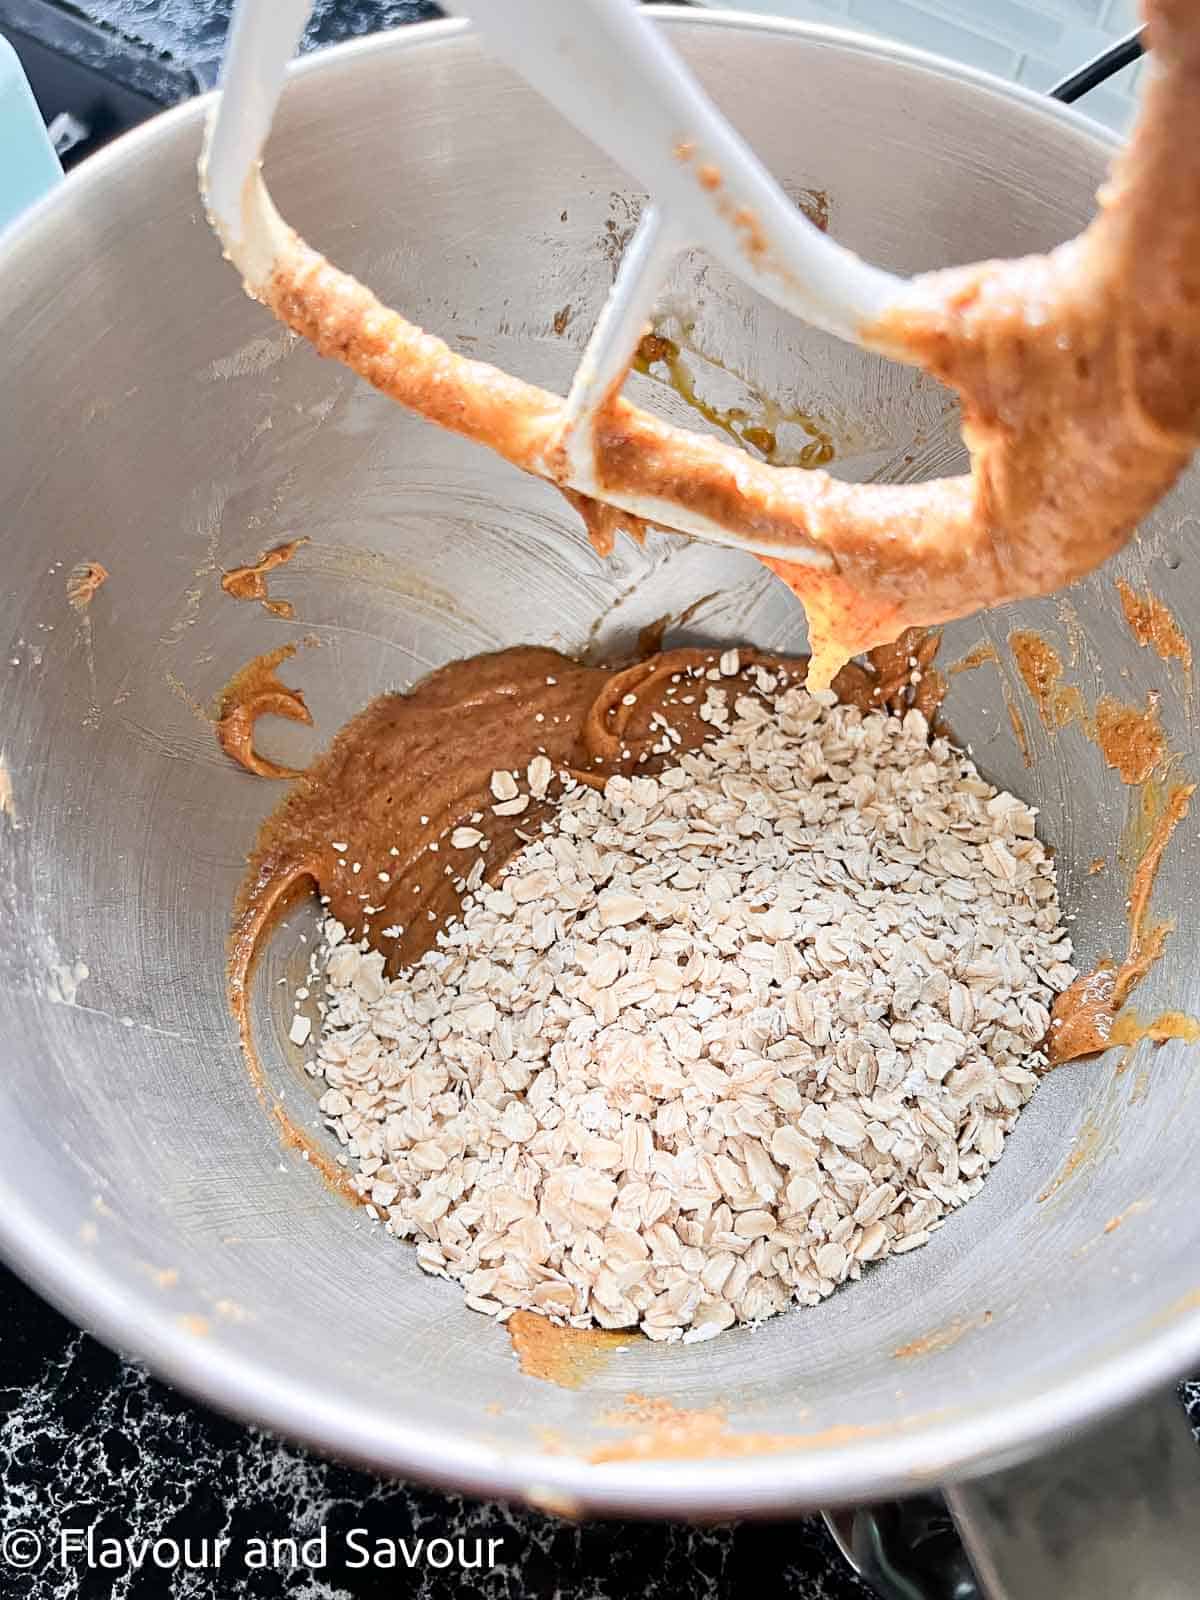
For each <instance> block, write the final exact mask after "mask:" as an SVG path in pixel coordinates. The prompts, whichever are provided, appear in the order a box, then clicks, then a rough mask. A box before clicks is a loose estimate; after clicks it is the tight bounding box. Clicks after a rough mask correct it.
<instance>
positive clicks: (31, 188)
mask: <svg viewBox="0 0 1200 1600" xmlns="http://www.w3.org/2000/svg"><path fill="white" fill-rule="evenodd" d="M62 175H63V173H62V167H61V166H60V165H59V161H58V157H57V156H56V155H55V154H54V147H53V145H52V144H51V143H50V140H49V138H48V137H47V135H46V129H45V126H44V125H43V123H42V114H41V112H40V111H39V110H38V107H37V101H36V100H35V99H34V98H33V91H32V90H31V89H30V87H29V82H28V80H27V78H26V77H25V73H24V71H23V70H22V67H21V63H20V61H19V60H18V59H17V53H16V51H15V50H14V49H13V47H12V45H10V44H9V42H8V40H7V39H3V38H0V228H4V227H6V226H7V225H8V224H9V223H10V222H11V221H12V220H13V218H14V217H16V216H17V215H18V214H19V213H20V212H22V211H24V210H25V208H26V207H27V206H30V205H32V204H33V202H34V201H35V200H38V199H40V198H41V196H42V195H44V194H45V193H46V191H47V189H52V188H53V187H54V185H55V184H56V183H61V181H62Z"/></svg>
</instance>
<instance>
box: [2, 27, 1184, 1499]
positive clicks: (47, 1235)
mask: <svg viewBox="0 0 1200 1600" xmlns="http://www.w3.org/2000/svg"><path fill="white" fill-rule="evenodd" d="M649 10H650V11H651V13H652V14H653V15H655V16H656V18H657V19H658V20H660V21H661V22H663V23H664V24H666V25H667V26H668V27H672V28H674V27H682V28H684V29H689V28H691V29H694V28H704V29H736V30H737V31H739V32H743V33H752V34H757V35H761V36H763V37H764V38H769V37H772V36H775V37H778V36H786V37H800V38H803V39H805V40H807V41H809V42H810V43H812V44H814V45H818V46H822V45H824V46H829V47H833V48H835V49H837V50H839V51H841V52H843V53H850V54H858V55H862V56H868V57H871V58H873V59H876V60H884V61H890V62H896V63H898V64H902V65H906V66H910V67H917V68H920V69H923V70H925V71H928V72H930V73H932V74H935V75H937V76H941V77H950V78H952V79H954V80H957V81H959V82H961V83H964V84H968V85H971V86H973V87H975V88H978V89H980V90H982V91H986V92H987V93H989V94H990V95H992V96H996V97H1000V98H1001V99H1002V100H1004V101H1007V102H1009V103H1011V104H1012V105H1014V106H1017V107H1020V108H1022V109H1023V110H1024V111H1026V112H1028V113H1036V114H1039V115H1040V116H1042V117H1045V118H1048V119H1051V120H1053V121H1054V122H1055V123H1057V124H1059V125H1061V126H1064V127H1070V128H1073V129H1074V130H1075V132H1076V134H1077V135H1084V136H1086V137H1089V138H1090V139H1091V140H1092V141H1093V142H1094V143H1095V144H1096V145H1097V150H1098V153H1100V154H1103V155H1105V156H1108V155H1111V153H1112V151H1113V150H1115V149H1116V148H1118V147H1119V145H1120V142H1121V141H1120V140H1119V139H1118V138H1117V137H1116V135H1114V134H1113V133H1111V131H1109V130H1108V129H1106V128H1104V127H1102V126H1101V125H1100V124H1098V123H1096V122H1094V121H1092V119H1090V118H1089V117H1087V116H1086V115H1084V114H1083V113H1082V112H1080V111H1078V110H1076V109H1075V108H1073V107H1068V106H1064V105H1062V104H1060V103H1059V102H1057V101H1053V100H1050V99H1048V98H1047V97H1046V96H1044V95H1041V94H1039V93H1037V92H1035V91H1033V90H1031V89H1028V88H1026V87H1025V86H1023V85H1020V84H1013V83H1009V82H1006V81H1005V80H1002V79H999V78H996V77H993V76H991V75H990V74H988V73H985V72H980V71H978V70H976V69H974V68H971V67H967V66H965V65H961V64H959V63H957V62H953V61H949V60H946V59H944V58H941V57H939V56H936V55H932V54H929V53H927V52H924V51H920V50H915V49H911V48H909V47H907V46H904V45H900V44H893V43H890V42H888V41H886V40H880V39H876V38H874V37H871V36H868V35H866V34H861V33H856V32H853V31H850V30H848V29H843V28H838V27H831V26H826V25H824V24H813V23H807V22H797V21H792V20H790V19H784V18H777V17H766V16H753V15H747V14H746V13H744V12H741V11H729V10H713V9H707V8H705V9H702V10H692V9H686V10H681V9H679V8H678V7H676V6H672V5H659V6H652V7H650V8H649ZM469 28H470V24H469V23H468V22H467V21H465V20H461V19H448V20H443V21H434V22H427V23H416V24H410V25H406V26H404V27H402V28H397V29H394V30H391V31H389V32H387V33H380V34H373V35H368V36H366V37H364V38H361V39H355V40H351V41H348V42H346V43H343V44H340V45H335V46H331V47H329V48H327V49H324V50H321V51H318V52H315V53H314V54H313V55H310V56H307V57H304V58H302V59H301V60H299V61H297V62H295V63H293V65H292V67H291V69H290V76H289V82H292V81H296V82H300V81H306V80H307V79H309V78H319V77H320V76H321V75H322V74H325V73H334V72H341V71H345V70H347V69H348V68H350V69H352V68H353V66H354V64H355V63H356V62H357V61H358V60H359V59H360V58H365V57H367V56H371V57H377V56H378V55H379V54H380V53H386V52H393V51H395V52H399V51H404V52H408V51H412V50H414V49H419V48H425V47H430V46H436V45H439V44H442V43H447V42H451V41H454V40H456V39H458V38H461V36H462V35H463V34H464V33H466V32H467V31H469ZM214 99H215V94H213V93H210V94H206V95H201V96H197V97H196V98H195V99H193V100H190V101H187V102H186V103H185V104H183V105H181V106H177V107H175V108H173V109H171V110H169V111H166V112H164V113H163V114H162V115H160V116H158V117H155V118H153V119H152V120H151V121H150V122H148V123H145V124H143V125H142V126H141V127H139V128H136V129H134V130H132V131H131V132H129V133H127V134H125V135H123V136H122V137H121V138H120V139H118V140H115V141H114V142H113V143H112V144H111V145H109V146H108V147H107V148H106V149H104V150H102V151H101V152H99V153H98V154H97V155H95V156H93V157H91V158H90V159H89V160H88V161H87V162H85V163H83V164H82V166H81V167H80V168H78V169H76V170H75V171H74V172H73V173H71V174H70V175H69V176H68V177H67V178H66V179H65V181H64V182H63V183H62V184H60V185H58V186H57V187H56V188H55V189H53V190H52V191H51V192H50V193H49V194H48V195H46V196H44V197H43V198H42V199H41V200H40V201H38V202H37V203H36V204H35V205H34V206H33V207H31V208H30V210H29V211H28V212H26V213H25V214H24V215H23V216H22V217H21V218H20V219H18V221H17V222H16V223H14V224H13V225H11V226H10V227H9V228H7V229H6V230H5V231H4V234H3V237H2V238H0V272H2V271H3V270H4V267H5V261H6V257H7V256H8V255H9V254H11V251H12V249H13V247H14V246H16V245H17V244H18V243H20V242H21V241H23V240H24V239H25V238H26V236H27V235H30V234H33V233H35V232H36V231H37V230H38V229H39V228H41V227H43V226H47V225H53V222H52V219H53V218H54V217H55V216H56V214H57V213H58V211H59V210H60V209H61V208H64V207H66V206H68V205H69V204H70V203H71V200H72V198H73V196H74V194H75V193H76V192H77V191H78V190H79V189H80V188H81V187H82V186H84V185H87V184H89V183H92V182H95V181H100V180H102V179H104V178H106V177H108V176H111V175H114V174H119V173H120V172H121V171H122V170H123V169H126V168H129V167H132V166H133V164H134V163H136V162H137V161H138V160H139V159H140V157H141V154H142V152H143V149H144V148H146V147H148V146H149V145H150V144H151V143H152V142H153V141H156V140H158V139H159V138H160V137H161V136H162V135H163V134H164V133H166V132H168V131H180V130H183V129H189V128H191V129H195V130H197V131H198V130H199V127H200V125H201V123H202V122H203V120H204V118H205V117H206V116H207V114H208V111H209V108H210V107H211V105H212V104H213V102H214ZM0 1256H3V1258H4V1259H5V1260H6V1262H7V1263H8V1265H9V1266H11V1267H12V1268H13V1269H14V1270H15V1271H16V1272H17V1273H18V1274H19V1275H20V1276H21V1277H22V1278H24V1279H25V1280H26V1282H28V1283H29V1284H30V1285H31V1286H32V1287H33V1288H34V1289H36V1290H37V1291H38V1292H39V1293H40V1294H42V1295H43V1296H44V1297H45V1298H46V1299H47V1300H48V1301H50V1302H51V1303H52V1304H53V1305H55V1306H57V1307H58V1309H59V1310H61V1311H62V1312H64V1313H65V1314H66V1315H67V1316H69V1317H70V1318H72V1320H74V1321H76V1322H78V1323H80V1324H81V1325H82V1326H84V1327H85V1328H87V1329H89V1330H90V1331H91V1332H93V1333H94V1334H95V1336H96V1337H97V1338H99V1339H100V1340H102V1341H103V1342H104V1343H105V1344H107V1345H109V1346H111V1347H112V1348H114V1349H116V1350H118V1351H121V1352H126V1353H129V1354H131V1355H133V1356H135V1357H136V1358H137V1359H139V1360H141V1361H143V1362H145V1364H146V1365H147V1366H148V1367H149V1369H150V1370H151V1371H152V1372H153V1373H154V1374H155V1375H156V1376H158V1377H159V1378H162V1379H164V1380H166V1381H167V1382H168V1383H170V1384H172V1385H174V1386H175V1387H177V1388H178V1389H180V1390H182V1391H184V1392H185V1393H187V1394H189V1395H191V1396H193V1397H194V1398H196V1399H198V1400H200V1401H202V1402H204V1403H206V1404H208V1405H210V1406H212V1407H214V1408H215V1409H216V1410H217V1411H220V1412H223V1413H225V1414H227V1415H229V1416H232V1417H234V1418H236V1419H238V1420H240V1421H242V1422H246V1423H252V1424H255V1425H259V1426H264V1427H266V1428H269V1429H270V1430H272V1431H273V1432H275V1433H277V1434H280V1435H282V1436H284V1437H287V1438H290V1439H293V1440H296V1441H299V1442H302V1443H304V1444H307V1445H309V1446H312V1447H314V1448H315V1449H316V1450H318V1451H320V1452H322V1453H324V1454H326V1455H333V1456H336V1457H338V1458H340V1459H343V1460H347V1461H351V1462H354V1463H357V1464H359V1465H362V1466H365V1467H368V1468H370V1469H374V1470H377V1471H384V1472H389V1473H395V1474H401V1475H406V1476H412V1477H415V1478H418V1479H421V1480H424V1481H426V1482H430V1483H433V1484H437V1485H440V1486H443V1487H446V1488H450V1489H455V1490H465V1491H467V1492H470V1493H477V1494H480V1495H484V1496H489V1497H501V1498H507V1499H513V1500H518V1501H525V1502H527V1503H529V1504H532V1505H534V1506H540V1507H542V1508H544V1509H551V1510H558V1511H570V1512H573V1513H574V1512H594V1513H610V1514H617V1513H619V1514H623V1515H635V1516H637V1515H640V1516H670V1515H686V1516H692V1517H697V1516H703V1517H714V1516H729V1515H756V1514H758V1515H764V1514H770V1513H780V1512H788V1513H796V1512H799V1511H801V1510H808V1509H816V1508H819V1507H821V1506H834V1505H839V1504H846V1503H851V1502H854V1501H858V1500H868V1499H878V1498H884V1497H887V1496H890V1495H896V1494H911V1493H913V1492H914V1491H916V1490H918V1489H920V1488H922V1487H925V1486H931V1485H934V1484H940V1483H946V1482H950V1481H954V1480H956V1479H962V1478H968V1477H974V1476H978V1475H980V1474H982V1473H984V1472H986V1471H988V1470H992V1469H995V1468H996V1467H998V1466H1001V1465H1003V1466H1008V1465H1012V1464H1014V1463H1016V1462H1019V1461H1020V1460H1022V1459H1026V1458H1028V1457H1030V1456H1032V1455H1033V1454H1035V1453H1037V1452H1038V1451H1040V1450H1043V1449H1045V1448H1047V1447H1049V1446H1051V1445H1052V1444H1053V1443H1055V1442H1056V1441H1059V1440H1061V1439H1062V1438H1063V1437H1064V1436H1066V1435H1070V1434H1072V1433H1074V1432H1076V1431H1078V1430H1081V1429H1084V1428H1086V1427H1087V1426H1088V1425H1089V1424H1093V1423H1098V1422H1099V1421H1101V1420H1102V1419H1104V1418H1105V1417H1107V1416H1109V1415H1110V1414H1111V1413H1113V1412H1115V1411H1117V1410H1118V1409H1120V1408H1121V1407H1124V1406H1126V1405H1129V1404H1131V1403H1132V1402H1134V1401H1136V1400H1138V1399H1139V1398H1141V1397H1142V1396H1145V1395H1147V1394H1148V1393H1149V1392H1151V1391H1152V1390H1155V1389H1159V1388H1165V1387H1166V1386H1167V1385H1169V1384H1171V1383H1172V1382H1174V1381H1175V1380H1176V1379H1178V1378H1179V1376H1180V1375H1181V1374H1183V1373H1185V1372H1186V1371H1187V1369H1188V1368H1189V1366H1190V1365H1192V1364H1194V1363H1196V1362H1197V1360H1198V1359H1200V1303H1196V1304H1194V1305H1193V1304H1190V1303H1186V1302H1185V1303H1183V1304H1176V1305H1175V1306H1173V1307H1171V1306H1169V1307H1166V1308H1164V1307H1155V1308H1148V1309H1147V1312H1146V1315H1145V1317H1144V1318H1143V1323H1142V1325H1143V1328H1144V1330H1145V1331H1144V1333H1143V1334H1142V1335H1141V1336H1140V1337H1139V1338H1137V1339H1136V1341H1134V1340H1133V1339H1132V1336H1131V1339H1130V1340H1129V1341H1127V1342H1126V1344H1124V1345H1121V1346H1118V1347H1115V1348H1109V1349H1106V1350H1105V1351H1103V1352H1101V1353H1099V1354H1097V1355H1096V1356H1095V1357H1094V1358H1093V1359H1091V1360H1090V1361H1089V1362H1088V1364H1087V1365H1085V1366H1083V1367H1082V1368H1081V1369H1080V1370H1078V1371H1077V1372H1076V1373H1075V1374H1074V1375H1073V1376H1071V1377H1070V1378H1068V1379H1067V1380H1065V1381H1060V1382H1058V1383H1055V1384H1053V1385H1051V1386H1049V1387H1044V1388H1042V1389H1039V1390H1036V1391H1034V1392H1031V1393H1029V1394H1026V1395H1024V1396H1022V1397H1020V1398H1014V1397H1008V1396H1005V1395H1003V1394H999V1393H993V1394H992V1395H991V1396H990V1398H989V1399H988V1400H987V1401H986V1402H985V1403H983V1404H982V1405H977V1406H976V1407H974V1408H973V1409H972V1410H971V1411H970V1412H969V1413H968V1412H966V1411H965V1409H964V1410H963V1411H961V1412H956V1411H955V1410H953V1409H951V1410H949V1411H947V1412H946V1413H943V1414H941V1415H939V1416H937V1417H934V1418H931V1419H930V1420H928V1421H925V1420H921V1419H914V1423H913V1426H912V1428H911V1429H905V1428H903V1427H897V1428H896V1429H894V1430H892V1431H889V1432H887V1433H883V1434H880V1435H877V1436H872V1437H863V1438H860V1439H859V1440H857V1441H855V1442H847V1441H843V1442H831V1443H829V1444H825V1445H819V1444H818V1443H817V1441H816V1440H814V1444H813V1447H812V1448H807V1449H797V1450H793V1451H783V1452H780V1453H778V1454H770V1455H759V1456H755V1455H748V1456H743V1457H735V1458H723V1459H718V1460H697V1461H670V1462H655V1461H647V1462H607V1463H604V1464H595V1463H592V1462H590V1461H589V1460H587V1459H586V1458H585V1457H582V1456H573V1455H569V1454H563V1455H555V1454H548V1453H547V1452H546V1451H545V1450H543V1449H542V1448H537V1447H533V1446H531V1447H529V1448H527V1449H524V1450H522V1449H517V1448H514V1447H513V1446H512V1445H511V1444H506V1445H496V1444H490V1443H487V1442H485V1441H483V1440H481V1439H478V1438H471V1437H470V1436H469V1435H466V1434H463V1433H460V1432H457V1431H453V1430H449V1429H446V1428H444V1427H438V1426H434V1425H431V1424H429V1423H423V1422H418V1423H413V1422H405V1421H403V1420H402V1419H401V1420H397V1419H394V1418H390V1419H387V1420H384V1419H382V1418H381V1417H380V1415H379V1414H378V1413H377V1412H376V1411H373V1410H372V1409H371V1407H370V1406H369V1405H367V1404H366V1403H365V1402H347V1401H346V1400H345V1399H343V1398H339V1397H338V1396H337V1395H336V1394H331V1393H330V1392H328V1391H324V1390H321V1389H319V1388H314V1387H311V1386H309V1385H308V1384H306V1383H304V1382H301V1381H299V1380H296V1379H291V1378H288V1377H285V1376H282V1375H281V1374H280V1373H279V1372H278V1371H277V1370H276V1369H275V1368H274V1367H272V1365H271V1364H270V1362H269V1361H267V1360H265V1359H262V1358H260V1357H256V1356H251V1355H248V1354H246V1353H244V1352H243V1351H240V1350H236V1349H234V1348H232V1347H226V1346H223V1345H222V1344H221V1342H220V1341H219V1340H214V1339H211V1338H209V1339H204V1338H200V1337H197V1335H196V1334H195V1333H194V1332H189V1331H187V1330H186V1329H185V1328H183V1327H181V1326H180V1324H179V1322H178V1321H177V1319H176V1318H175V1316H174V1315H173V1313H172V1312H171V1311H170V1310H168V1309H167V1308H165V1307H164V1306H163V1305H162V1302H161V1299H158V1298H156V1297H154V1296H152V1295H151V1294H150V1293H149V1292H145V1293H139V1292H137V1290H136V1288H135V1286H134V1285H133V1284H132V1283H124V1282H122V1281H120V1280H118V1279H117V1278H116V1277H114V1276H113V1274H112V1273H110V1272H109V1271H108V1270H107V1269H106V1268H104V1267H103V1266H102V1265H101V1264H100V1263H98V1262H97V1261H96V1259H95V1257H94V1256H92V1255H91V1254H90V1253H89V1251H88V1250H87V1248H86V1246H85V1245H84V1244H83V1243H82V1241H80V1240H78V1239H76V1238H74V1237H73V1236H67V1235H64V1234H63V1233H61V1232H59V1231H58V1230H56V1229H55V1228H54V1227H53V1226H52V1225H51V1224H50V1223H49V1222H48V1221H47V1220H46V1218H45V1217H44V1216H43V1215H42V1214H41V1213H39V1212H38V1210H37V1209H36V1208H35V1207H34V1205H33V1204H32V1203H31V1201H30V1199H29V1197H28V1196H26V1195H24V1194H22V1193H21V1192H19V1191H18V1190H17V1189H16V1187H15V1186H14V1185H13V1184H11V1183H9V1182H6V1180H5V1176H4V1173H3V1171H2V1170H0ZM1191 1298H1192V1297H1189V1301H1190V1299H1191ZM918 1423H919V1426H918Z"/></svg>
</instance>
